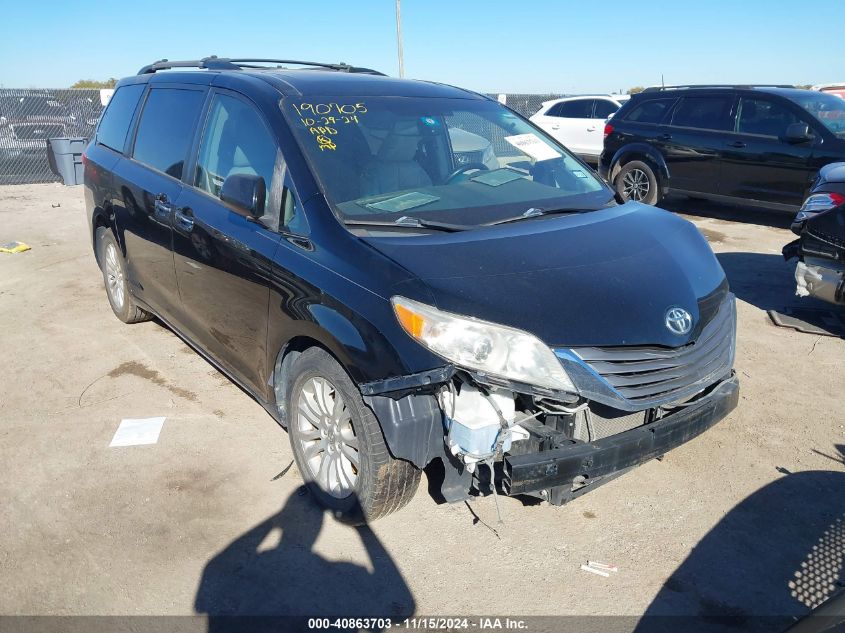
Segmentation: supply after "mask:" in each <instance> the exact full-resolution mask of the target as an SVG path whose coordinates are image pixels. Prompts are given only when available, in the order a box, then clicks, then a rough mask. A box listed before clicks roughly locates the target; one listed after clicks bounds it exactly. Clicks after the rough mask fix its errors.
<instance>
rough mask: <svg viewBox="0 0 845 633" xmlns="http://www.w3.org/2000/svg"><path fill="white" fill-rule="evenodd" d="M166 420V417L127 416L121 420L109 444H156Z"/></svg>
mask: <svg viewBox="0 0 845 633" xmlns="http://www.w3.org/2000/svg"><path fill="white" fill-rule="evenodd" d="M164 420H165V419H164V418H141V419H131V418H126V419H124V420H121V421H120V426H119V427H117V431H116V432H115V434H114V437H113V438H112V440H111V444H109V446H137V445H139V444H155V443H156V442H158V436H159V434H160V433H161V427H162V426H164Z"/></svg>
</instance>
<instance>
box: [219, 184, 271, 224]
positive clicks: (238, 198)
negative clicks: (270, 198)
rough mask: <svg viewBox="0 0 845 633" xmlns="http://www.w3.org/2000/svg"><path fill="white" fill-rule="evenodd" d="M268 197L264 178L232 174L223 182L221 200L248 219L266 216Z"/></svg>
mask: <svg viewBox="0 0 845 633" xmlns="http://www.w3.org/2000/svg"><path fill="white" fill-rule="evenodd" d="M266 196H267V185H266V184H265V183H264V178H262V177H261V176H254V175H252V174H232V175H231V176H228V177H227V178H226V180H224V181H223V186H222V187H221V188H220V199H221V200H222V201H223V202H225V203H226V204H230V205H232V206H233V207H234V208H235V210H236V211H238V212H240V213H242V214H244V215H245V216H247V217H248V218H260V217H261V216H262V215H264V200H265V198H266Z"/></svg>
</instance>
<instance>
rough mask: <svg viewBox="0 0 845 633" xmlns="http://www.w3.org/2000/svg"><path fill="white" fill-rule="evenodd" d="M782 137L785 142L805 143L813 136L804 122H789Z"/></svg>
mask: <svg viewBox="0 0 845 633" xmlns="http://www.w3.org/2000/svg"><path fill="white" fill-rule="evenodd" d="M783 138H784V140H785V141H786V142H787V143H806V142H807V141H809V140H810V139H812V138H813V136H812V134H810V128H809V127H808V126H807V124H806V123H790V124H789V125H788V126H787V128H786V133H785V134H784V135H783Z"/></svg>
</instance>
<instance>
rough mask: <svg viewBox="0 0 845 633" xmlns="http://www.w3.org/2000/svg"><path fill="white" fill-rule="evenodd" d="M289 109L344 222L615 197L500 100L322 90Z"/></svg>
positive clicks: (486, 216)
mask: <svg viewBox="0 0 845 633" xmlns="http://www.w3.org/2000/svg"><path fill="white" fill-rule="evenodd" d="M282 109H283V111H284V112H285V115H286V116H287V118H288V121H289V122H290V125H291V128H292V129H293V131H294V134H295V135H296V137H297V140H298V142H299V145H300V147H301V148H302V151H303V152H304V154H305V155H306V157H307V158H308V160H309V162H310V163H311V166H312V169H313V170H314V172H315V175H316V177H317V179H318V180H319V181H320V184H321V186H322V188H323V191H324V193H325V194H326V197H327V198H328V200H329V202H330V203H331V204H332V205H333V207H334V209H335V212H336V213H337V214H338V216H339V217H340V218H341V219H342V220H344V221H355V222H361V221H373V222H379V223H385V222H387V223H390V222H396V221H398V220H400V219H401V218H405V220H404V222H405V223H408V221H409V219H410V220H422V221H425V220H428V221H438V222H450V223H454V224H460V225H462V226H464V227H465V226H477V225H480V224H488V223H493V222H496V221H498V220H501V219H503V218H506V217H509V216H513V215H519V214H522V213H524V212H528V211H531V214H530V215H532V214H536V215H541V214H542V213H545V212H553V211H559V210H562V209H578V210H592V209H597V208H601V207H602V206H605V205H606V204H608V203H609V202H610V201H611V200H612V193H611V192H610V190H609V189H607V188H606V187H605V186H604V185H603V184H602V183H601V182H600V181H599V180H598V179H597V178H596V177H595V176H594V175H593V174H592V172H590V170H588V169H587V168H585V167H584V166H583V165H582V164H581V163H580V162H578V161H577V160H576V159H574V158H573V157H572V156H571V155H570V154H569V153H567V151H566V150H565V149H563V148H562V147H561V146H560V145H558V144H557V143H555V142H554V141H553V140H551V139H549V137H547V136H545V135H544V134H543V133H542V132H540V131H539V130H537V129H536V128H534V127H533V126H531V125H530V124H528V123H527V122H525V121H524V120H522V119H520V118H519V117H517V116H516V115H514V114H513V113H512V112H511V111H510V110H508V109H506V108H504V107H502V106H501V105H500V104H498V103H496V102H492V101H483V100H474V99H427V98H404V97H319V98H309V99H304V98H299V99H296V100H293V99H286V100H284V101H283V102H282Z"/></svg>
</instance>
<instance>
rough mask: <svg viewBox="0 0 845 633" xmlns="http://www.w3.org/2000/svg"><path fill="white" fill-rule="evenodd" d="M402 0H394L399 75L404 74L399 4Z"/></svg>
mask: <svg viewBox="0 0 845 633" xmlns="http://www.w3.org/2000/svg"><path fill="white" fill-rule="evenodd" d="M401 3H402V0H396V44H397V45H398V47H399V76H400V77H404V76H405V60H404V58H403V56H402V12H401V8H400V6H399V5H400V4H401Z"/></svg>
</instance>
